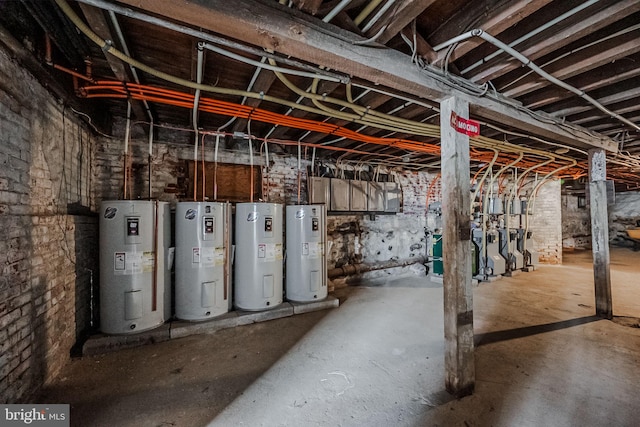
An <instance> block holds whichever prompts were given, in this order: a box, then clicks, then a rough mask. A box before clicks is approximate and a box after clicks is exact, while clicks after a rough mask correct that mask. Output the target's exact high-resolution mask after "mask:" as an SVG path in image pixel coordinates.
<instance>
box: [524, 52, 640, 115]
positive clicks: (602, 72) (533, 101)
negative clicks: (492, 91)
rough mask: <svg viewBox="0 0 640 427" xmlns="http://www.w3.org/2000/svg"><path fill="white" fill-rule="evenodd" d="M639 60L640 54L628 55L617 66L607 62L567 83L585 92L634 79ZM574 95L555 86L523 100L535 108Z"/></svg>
mask: <svg viewBox="0 0 640 427" xmlns="http://www.w3.org/2000/svg"><path fill="white" fill-rule="evenodd" d="M639 62H640V55H638V54H636V55H632V56H628V57H626V58H625V60H624V61H618V62H616V66H615V67H612V66H611V64H606V65H603V66H601V67H599V68H597V69H595V70H591V71H589V72H586V73H583V74H580V75H578V76H575V77H572V78H570V79H568V80H566V83H568V84H570V85H571V86H573V87H577V88H579V89H580V90H582V91H584V92H591V91H595V90H597V89H602V88H605V87H606V86H610V85H613V84H616V83H619V82H622V81H623V80H627V79H633V78H635V77H638V76H640V67H638V63H639ZM590 95H592V96H602V95H593V94H591V93H590ZM572 97H575V94H574V93H571V92H568V91H565V90H563V89H560V88H558V87H556V86H553V87H547V88H545V89H543V90H539V91H536V92H534V93H532V94H530V95H527V96H526V97H524V98H521V101H522V102H523V104H524V105H526V106H527V107H529V108H532V109H533V108H540V107H543V106H545V105H549V104H552V103H554V102H558V101H561V100H563V99H567V98H572Z"/></svg>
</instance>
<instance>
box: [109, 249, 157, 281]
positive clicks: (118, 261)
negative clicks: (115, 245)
mask: <svg viewBox="0 0 640 427" xmlns="http://www.w3.org/2000/svg"><path fill="white" fill-rule="evenodd" d="M153 264H154V256H153V252H115V253H114V256H113V270H114V273H115V274H118V275H124V276H128V275H132V274H140V273H150V272H152V271H153Z"/></svg>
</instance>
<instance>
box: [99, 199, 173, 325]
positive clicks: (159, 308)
mask: <svg viewBox="0 0 640 427" xmlns="http://www.w3.org/2000/svg"><path fill="white" fill-rule="evenodd" d="M170 215H171V211H170V209H169V204H168V203H166V202H158V201H151V200H148V201H143V200H118V201H104V202H102V205H101V208H100V328H101V330H102V332H104V333H106V334H130V333H135V332H140V331H145V330H148V329H152V328H155V327H157V326H160V325H162V324H163V323H164V321H165V320H168V319H169V317H171V265H170V264H171V260H170V250H169V245H170V239H171V218H170Z"/></svg>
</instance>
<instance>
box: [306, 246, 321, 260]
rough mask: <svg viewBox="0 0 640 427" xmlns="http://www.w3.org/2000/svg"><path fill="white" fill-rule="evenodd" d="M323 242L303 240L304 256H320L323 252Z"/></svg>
mask: <svg viewBox="0 0 640 427" xmlns="http://www.w3.org/2000/svg"><path fill="white" fill-rule="evenodd" d="M321 248H322V243H319V242H303V243H302V256H303V257H304V258H319V257H320V255H321V254H322V249H321Z"/></svg>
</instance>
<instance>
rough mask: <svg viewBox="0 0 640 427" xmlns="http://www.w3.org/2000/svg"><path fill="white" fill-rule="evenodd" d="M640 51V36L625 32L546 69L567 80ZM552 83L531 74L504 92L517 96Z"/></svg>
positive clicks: (553, 74) (506, 94)
mask: <svg viewBox="0 0 640 427" xmlns="http://www.w3.org/2000/svg"><path fill="white" fill-rule="evenodd" d="M637 52H640V36H638V35H635V34H625V35H624V36H621V37H616V38H614V39H610V40H607V41H605V42H602V43H599V44H598V48H597V51H592V50H586V49H585V50H584V51H582V52H580V53H578V54H574V55H569V56H567V57H566V58H563V59H561V60H559V61H557V62H554V63H553V64H551V65H549V66H547V67H545V71H546V72H548V73H549V74H551V75H552V76H554V77H556V78H558V79H560V80H565V79H568V78H570V77H573V76H577V75H578V74H582V73H585V72H587V71H589V70H593V69H595V68H598V67H601V66H604V65H607V64H611V63H613V62H615V61H617V60H618V59H621V58H625V57H627V56H629V55H632V54H634V53H637ZM549 85H551V82H549V81H547V80H546V79H543V78H541V77H540V76H538V75H537V74H530V75H529V76H527V77H525V78H524V79H522V80H520V82H518V85H517V86H515V87H512V88H510V89H507V90H506V91H504V92H503V94H504V95H505V96H509V97H512V98H517V97H519V96H522V95H525V94H527V93H530V92H533V91H534V90H538V89H541V88H543V87H546V86H549Z"/></svg>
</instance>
